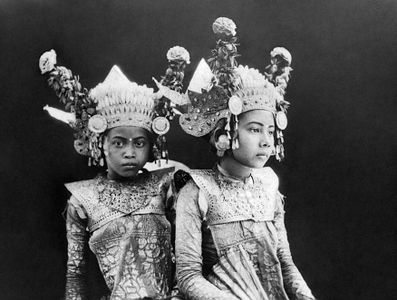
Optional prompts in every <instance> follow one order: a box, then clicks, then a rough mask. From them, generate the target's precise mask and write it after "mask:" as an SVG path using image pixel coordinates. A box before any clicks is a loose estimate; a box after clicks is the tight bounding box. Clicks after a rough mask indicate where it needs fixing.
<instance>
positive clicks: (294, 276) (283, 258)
mask: <svg viewBox="0 0 397 300" xmlns="http://www.w3.org/2000/svg"><path fill="white" fill-rule="evenodd" d="M276 201H277V209H276V213H275V227H276V229H277V233H278V248H277V256H278V258H279V260H280V263H281V270H282V273H283V279H284V285H285V288H286V290H287V293H288V295H289V296H290V297H291V299H296V300H309V299H315V298H314V296H313V295H312V293H311V291H310V289H309V287H308V286H307V284H306V282H305V280H304V279H303V277H302V275H301V273H300V272H299V271H298V268H297V267H296V266H295V264H294V262H293V260H292V256H291V250H290V247H289V243H288V238H287V230H286V228H285V224H284V214H285V211H284V203H283V196H282V195H281V194H278V195H277V200H276Z"/></svg>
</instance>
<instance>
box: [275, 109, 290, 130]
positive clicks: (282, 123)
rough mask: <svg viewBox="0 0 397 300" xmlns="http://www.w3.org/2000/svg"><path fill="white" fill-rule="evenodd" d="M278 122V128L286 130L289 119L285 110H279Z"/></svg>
mask: <svg viewBox="0 0 397 300" xmlns="http://www.w3.org/2000/svg"><path fill="white" fill-rule="evenodd" d="M276 124H277V127H278V129H280V130H284V129H285V128H287V124H288V119H287V115H286V114H285V113H284V112H282V111H279V112H277V114H276Z"/></svg>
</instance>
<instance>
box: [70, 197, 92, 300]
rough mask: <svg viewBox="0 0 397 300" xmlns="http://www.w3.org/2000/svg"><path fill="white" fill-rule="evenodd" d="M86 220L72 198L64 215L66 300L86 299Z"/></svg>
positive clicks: (75, 200)
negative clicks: (66, 247)
mask: <svg viewBox="0 0 397 300" xmlns="http://www.w3.org/2000/svg"><path fill="white" fill-rule="evenodd" d="M86 223H87V219H86V217H85V215H84V211H83V209H82V207H80V206H78V201H77V199H76V198H74V197H73V196H72V197H71V198H70V200H69V202H68V208H67V213H66V235H67V240H68V262H67V265H66V268H67V269H66V292H65V298H66V300H82V299H85V297H86V285H85V275H86V256H85V255H86V251H87V240H88V232H87V231H86Z"/></svg>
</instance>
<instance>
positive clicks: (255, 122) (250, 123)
mask: <svg viewBox="0 0 397 300" xmlns="http://www.w3.org/2000/svg"><path fill="white" fill-rule="evenodd" d="M252 124H254V125H259V126H261V127H264V126H265V125H263V123H261V122H259V121H251V122H249V123H247V126H249V125H252ZM267 128H275V126H274V125H273V124H272V125H269V126H267Z"/></svg>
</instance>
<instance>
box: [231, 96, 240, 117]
mask: <svg viewBox="0 0 397 300" xmlns="http://www.w3.org/2000/svg"><path fill="white" fill-rule="evenodd" d="M228 106H229V110H230V112H231V113H232V114H233V115H236V116H238V115H239V114H241V112H242V111H243V102H242V101H241V99H240V98H239V97H237V96H236V95H234V96H232V97H231V98H230V99H229V103H228Z"/></svg>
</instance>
